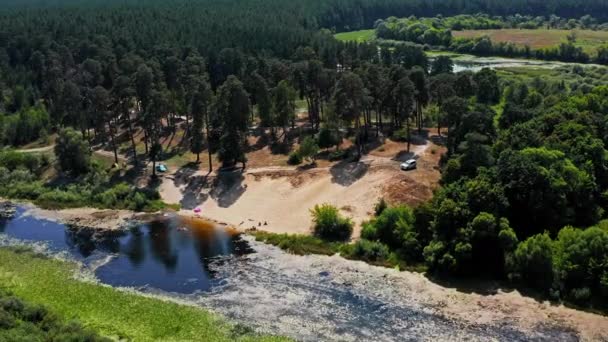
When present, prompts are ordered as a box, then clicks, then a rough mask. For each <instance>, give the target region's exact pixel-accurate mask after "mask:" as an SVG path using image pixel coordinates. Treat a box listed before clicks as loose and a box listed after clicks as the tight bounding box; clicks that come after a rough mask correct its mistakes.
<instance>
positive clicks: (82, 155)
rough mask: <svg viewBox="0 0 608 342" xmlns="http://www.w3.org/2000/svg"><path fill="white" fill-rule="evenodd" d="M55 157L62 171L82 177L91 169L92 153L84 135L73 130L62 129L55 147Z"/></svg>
mask: <svg viewBox="0 0 608 342" xmlns="http://www.w3.org/2000/svg"><path fill="white" fill-rule="evenodd" d="M55 155H57V160H58V161H59V166H60V167H61V170H62V171H64V172H67V173H71V174H73V175H81V174H84V173H86V172H87V171H89V170H90V168H91V151H90V148H89V144H88V143H87V142H86V141H85V140H83V138H82V135H81V134H80V133H78V132H77V131H75V130H74V129H72V128H66V129H62V130H61V131H60V132H59V137H58V138H57V144H56V145H55Z"/></svg>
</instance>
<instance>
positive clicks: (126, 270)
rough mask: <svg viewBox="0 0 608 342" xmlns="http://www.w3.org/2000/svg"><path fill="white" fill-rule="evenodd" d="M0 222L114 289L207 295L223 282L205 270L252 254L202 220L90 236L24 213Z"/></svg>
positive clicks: (170, 220)
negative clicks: (86, 269) (88, 270)
mask: <svg viewBox="0 0 608 342" xmlns="http://www.w3.org/2000/svg"><path fill="white" fill-rule="evenodd" d="M24 212H25V209H24V208H22V207H19V208H17V213H16V215H15V217H14V218H13V219H11V220H7V219H0V233H4V234H6V235H7V236H8V237H11V238H15V239H19V240H23V241H25V242H44V243H46V245H47V247H48V248H49V249H50V250H51V251H57V252H60V251H68V252H69V253H70V254H71V255H72V256H73V257H74V258H76V259H77V260H79V261H82V262H83V263H84V264H85V265H93V264H95V265H96V264H98V263H94V261H99V260H103V259H104V258H107V259H108V260H106V261H104V262H103V263H101V265H100V266H97V265H96V266H95V268H94V272H95V275H96V276H97V278H98V279H99V280H100V281H101V282H103V283H106V284H109V285H114V286H129V287H136V288H154V289H160V290H163V291H167V292H177V293H183V294H189V293H194V292H197V291H208V290H209V289H211V288H212V287H213V286H214V285H215V284H217V283H219V282H221V281H222V279H221V278H218V277H217V274H216V273H214V272H213V271H212V270H211V269H210V268H209V267H208V264H209V263H210V262H222V261H223V260H229V259H231V258H234V257H236V256H239V255H243V254H245V253H249V252H251V249H250V248H249V247H248V245H247V243H246V242H245V241H243V240H242V239H241V238H240V237H238V236H237V235H236V234H233V233H231V232H230V231H228V230H226V229H223V228H219V227H215V226H213V225H211V224H207V223H203V222H192V221H190V222H188V221H184V220H181V219H179V218H177V217H167V218H163V219H159V220H156V221H153V222H151V223H148V224H141V225H135V226H133V227H131V228H129V229H127V230H121V231H114V232H105V233H101V234H100V233H99V232H98V233H95V232H94V231H92V230H87V229H84V230H83V229H76V228H71V227H67V226H65V225H63V224H60V223H56V222H53V221H49V220H44V219H39V218H35V217H32V216H28V215H23V213H24Z"/></svg>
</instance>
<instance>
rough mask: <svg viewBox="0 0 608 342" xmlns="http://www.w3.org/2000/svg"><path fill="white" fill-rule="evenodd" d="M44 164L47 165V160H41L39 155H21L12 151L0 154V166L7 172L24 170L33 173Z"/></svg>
mask: <svg viewBox="0 0 608 342" xmlns="http://www.w3.org/2000/svg"><path fill="white" fill-rule="evenodd" d="M45 163H48V160H47V158H42V157H41V156H40V155H36V154H33V153H22V152H17V151H14V150H7V151H2V152H0V166H1V167H5V168H7V169H8V170H9V171H13V170H16V169H18V168H24V169H27V170H29V171H30V172H32V173H35V172H37V171H38V169H39V168H40V166H42V165H43V164H45Z"/></svg>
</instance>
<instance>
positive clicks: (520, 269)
mask: <svg viewBox="0 0 608 342" xmlns="http://www.w3.org/2000/svg"><path fill="white" fill-rule="evenodd" d="M553 250H554V247H553V241H551V238H550V237H549V235H548V234H547V233H544V234H538V235H534V236H532V237H530V238H528V239H527V240H526V241H524V242H522V243H520V244H519V246H517V249H516V250H515V253H514V254H513V256H512V258H511V259H510V260H509V261H508V263H507V266H508V268H509V269H510V272H509V278H510V279H511V280H513V281H519V282H522V283H524V284H527V285H529V286H531V287H533V288H536V289H540V290H543V291H548V290H549V289H550V288H551V286H552V285H553V278H554V274H553Z"/></svg>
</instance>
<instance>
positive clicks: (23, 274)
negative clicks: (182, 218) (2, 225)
mask: <svg viewBox="0 0 608 342" xmlns="http://www.w3.org/2000/svg"><path fill="white" fill-rule="evenodd" d="M76 267H77V266H76V265H75V264H73V263H70V262H65V261H59V260H54V259H49V258H47V257H42V256H39V255H36V254H33V252H31V251H29V250H27V249H22V248H0V287H3V288H6V289H8V290H9V291H10V292H11V293H13V294H14V295H15V296H17V297H19V298H22V299H23V300H26V301H28V302H30V303H33V304H41V305H44V306H46V307H47V308H49V309H50V310H52V311H53V312H55V313H56V314H58V315H60V317H61V318H63V319H66V320H70V319H76V320H78V321H80V322H81V323H82V324H83V325H84V326H85V327H87V328H90V329H92V330H94V331H97V332H99V333H100V334H102V335H104V336H108V337H111V338H113V339H117V340H118V339H120V340H132V341H286V340H287V339H285V338H279V337H268V336H258V335H255V334H252V333H251V332H249V329H246V328H239V327H238V326H236V327H235V326H231V325H229V324H228V323H226V322H224V321H223V320H221V319H220V318H218V317H217V316H215V315H213V314H211V313H209V312H207V311H204V310H202V309H199V308H196V307H191V306H185V305H179V304H176V303H172V302H167V301H163V300H160V299H153V298H147V297H144V296H141V295H137V294H133V293H127V292H122V291H118V290H116V289H113V288H111V287H107V286H102V285H97V284H94V283H88V282H82V281H78V280H76V279H74V274H75V270H76Z"/></svg>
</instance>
